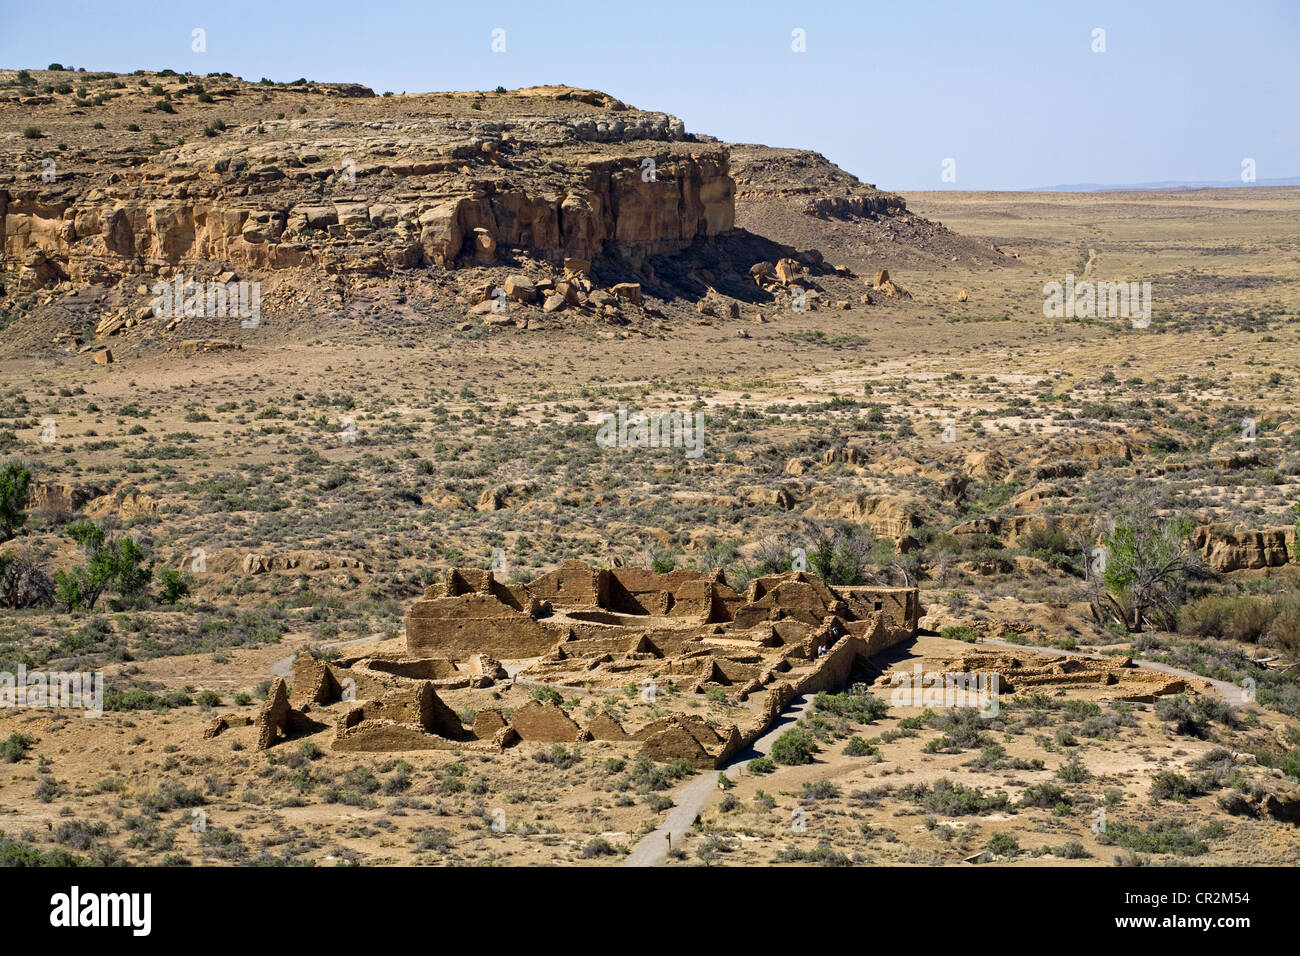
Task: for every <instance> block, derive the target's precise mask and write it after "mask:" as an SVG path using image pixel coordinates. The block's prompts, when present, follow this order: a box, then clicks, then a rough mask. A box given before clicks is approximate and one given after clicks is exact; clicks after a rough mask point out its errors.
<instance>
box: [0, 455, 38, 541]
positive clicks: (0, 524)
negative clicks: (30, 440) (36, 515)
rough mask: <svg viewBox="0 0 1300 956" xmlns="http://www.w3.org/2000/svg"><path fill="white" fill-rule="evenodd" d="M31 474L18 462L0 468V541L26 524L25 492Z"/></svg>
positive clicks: (29, 483)
mask: <svg viewBox="0 0 1300 956" xmlns="http://www.w3.org/2000/svg"><path fill="white" fill-rule="evenodd" d="M31 483H32V473H31V472H30V471H28V470H27V469H26V468H25V467H24V466H23V465H22V464H21V463H20V462H16V461H11V462H8V463H6V464H5V466H4V468H0V541H8V540H9V539H10V538H12V537H13V536H14V535H15V534H16V533H17V531H18V529H19V528H21V527H22V526H23V525H24V524H26V523H27V490H28V488H29V487H31Z"/></svg>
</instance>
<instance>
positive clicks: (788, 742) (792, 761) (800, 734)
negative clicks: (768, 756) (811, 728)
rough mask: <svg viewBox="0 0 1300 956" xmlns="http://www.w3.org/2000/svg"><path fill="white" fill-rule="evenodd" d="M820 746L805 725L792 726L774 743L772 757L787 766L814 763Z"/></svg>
mask: <svg viewBox="0 0 1300 956" xmlns="http://www.w3.org/2000/svg"><path fill="white" fill-rule="evenodd" d="M819 749H820V748H819V747H818V746H817V741H816V740H814V739H813V736H812V734H810V733H809V732H808V731H807V730H806V729H804V728H803V727H791V728H790V729H789V730H787V731H786V732H785V733H783V734H782V735H781V736H780V737H777V738H776V742H775V743H774V744H772V759H773V760H775V761H776V762H777V763H779V764H785V765H786V766H797V765H799V764H805V763H812V762H813V755H814V754H816V753H817V751H818V750H819Z"/></svg>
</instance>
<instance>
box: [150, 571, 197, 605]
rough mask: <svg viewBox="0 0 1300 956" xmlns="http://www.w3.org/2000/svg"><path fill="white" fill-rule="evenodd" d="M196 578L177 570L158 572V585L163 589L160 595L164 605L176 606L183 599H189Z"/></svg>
mask: <svg viewBox="0 0 1300 956" xmlns="http://www.w3.org/2000/svg"><path fill="white" fill-rule="evenodd" d="M193 581H194V578H193V577H192V576H191V575H189V574H184V573H182V572H180V571H177V570H176V569H175V568H163V569H162V570H161V571H159V572H158V584H159V585H160V586H161V587H162V593H161V594H160V595H159V597H160V599H161V600H162V602H163V603H164V604H175V603H176V602H177V601H179V600H180V599H181V598H183V597H188V596H189V593H190V587H191V585H192V584H193Z"/></svg>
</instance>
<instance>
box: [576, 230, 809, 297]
mask: <svg viewBox="0 0 1300 956" xmlns="http://www.w3.org/2000/svg"><path fill="white" fill-rule="evenodd" d="M786 258H789V259H796V260H798V261H799V262H800V263H801V264H803V266H804V267H805V268H806V269H807V270H808V272H809V274H810V275H813V276H815V275H820V274H823V272H824V271H828V270H826V269H825V267H824V266H823V263H822V256H821V253H819V252H817V251H816V250H809V251H805V252H799V251H798V250H796V249H795V248H794V247H793V246H787V245H782V244H781V243H779V242H773V241H772V240H770V239H765V238H764V237H763V236H760V235H756V234H755V233H752V232H749V231H748V230H746V229H732V230H730V231H728V232H724V233H720V234H718V235H716V236H708V237H704V236H697V237H696V239H695V240H694V241H693V242H692V243H691V244H690V245H689V246H687V247H686V248H685V249H683V250H681V251H680V252H675V253H672V254H660V255H648V256H628V255H626V254H618V253H612V254H606V255H604V256H601V257H600V258H599V259H597V260H596V261H595V262H593V263H592V278H593V279H595V280H596V282H597V284H598V285H601V286H610V285H613V284H614V283H617V282H639V283H641V287H642V289H643V290H644V291H645V292H646V294H648V295H652V296H655V297H656V298H659V299H663V300H665V301H668V302H672V301H675V300H688V301H690V302H696V301H698V300H700V299H702V298H704V296H705V295H706V294H707V293H708V292H709V289H710V288H712V289H714V290H716V291H717V292H720V293H722V294H723V295H726V296H730V297H731V298H734V299H739V300H740V301H742V302H748V303H751V304H758V303H769V302H772V301H774V300H775V298H776V297H775V296H774V295H773V294H772V293H771V292H769V291H767V290H765V289H763V288H762V287H761V286H759V285H758V284H757V283H756V282H755V281H754V278H753V276H752V275H751V273H750V268H751V267H752V266H754V265H756V264H757V263H760V262H766V263H768V264H769V266H770V265H771V264H773V263H775V262H776V261H777V260H778V259H786Z"/></svg>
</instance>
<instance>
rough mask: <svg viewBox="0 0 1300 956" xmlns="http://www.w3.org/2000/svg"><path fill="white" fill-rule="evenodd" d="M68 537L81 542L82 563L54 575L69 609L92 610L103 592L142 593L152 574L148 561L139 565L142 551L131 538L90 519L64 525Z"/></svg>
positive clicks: (61, 600)
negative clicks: (83, 561)
mask: <svg viewBox="0 0 1300 956" xmlns="http://www.w3.org/2000/svg"><path fill="white" fill-rule="evenodd" d="M66 532H67V535H68V537H70V538H72V540H73V541H75V542H77V544H79V545H81V550H82V551H83V552H84V553H85V555H86V563H85V564H84V565H83V566H82V567H79V568H73V569H72V570H71V571H60V572H59V573H58V574H57V575H56V577H55V582H56V583H55V588H56V595H57V597H58V599H59V601H60V602H61V603H62V604H63V605H64V606H65V607H67V609H68V610H69V611H75V610H77V609H79V608H83V607H84V608H85V609H86V610H90V611H93V610H94V609H95V604H96V602H97V601H98V600H99V599H100V597H101V596H102V595H103V594H104V592H105V591H110V590H112V591H116V592H117V593H118V594H119V595H121V596H122V597H124V598H135V597H138V596H140V595H142V594H144V593H145V590H146V588H148V586H149V581H150V579H151V578H152V577H153V565H154V563H153V562H152V561H150V562H149V564H148V565H147V566H143V562H144V551H143V550H142V549H141V547H140V545H138V544H137V543H136V542H135V540H134V539H132V538H128V537H115V536H112V535H110V534H109V533H108V532H106V531H105V530H104V529H103V528H101V527H100V526H99V525H97V524H95V522H93V521H89V520H86V519H82V520H80V521H74V522H72V523H71V524H69V525H68V526H67V528H66Z"/></svg>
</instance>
